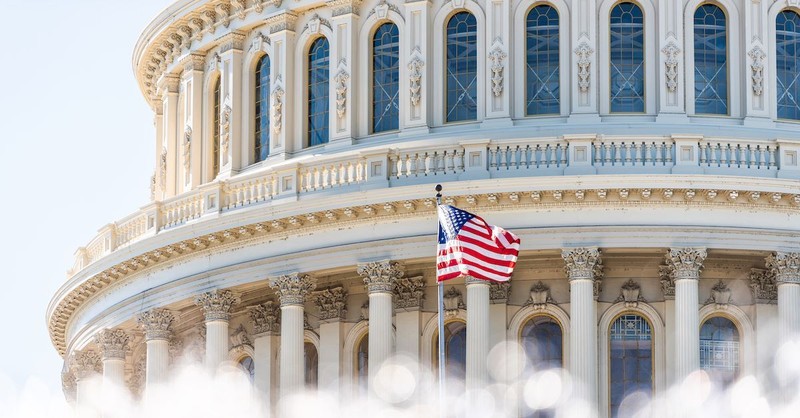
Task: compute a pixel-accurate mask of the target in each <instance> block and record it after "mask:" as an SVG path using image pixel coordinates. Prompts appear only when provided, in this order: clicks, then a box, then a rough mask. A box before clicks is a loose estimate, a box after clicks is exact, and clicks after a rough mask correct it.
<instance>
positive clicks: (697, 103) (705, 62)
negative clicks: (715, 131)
mask: <svg viewBox="0 0 800 418" xmlns="http://www.w3.org/2000/svg"><path fill="white" fill-rule="evenodd" d="M694 110H695V113H705V114H712V115H727V114H728V33H727V25H726V21H725V12H723V11H722V9H720V8H719V7H718V6H716V5H713V4H704V5H702V6H700V7H698V8H697V10H695V12H694Z"/></svg>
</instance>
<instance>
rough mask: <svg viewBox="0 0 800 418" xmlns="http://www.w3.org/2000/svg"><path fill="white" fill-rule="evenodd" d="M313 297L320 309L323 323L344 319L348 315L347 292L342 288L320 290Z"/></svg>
mask: <svg viewBox="0 0 800 418" xmlns="http://www.w3.org/2000/svg"><path fill="white" fill-rule="evenodd" d="M311 297H312V299H313V300H314V302H315V303H316V304H317V307H318V308H319V319H320V320H321V321H327V320H338V319H344V316H345V314H347V304H346V301H347V291H346V290H345V289H344V288H343V287H341V286H339V287H334V288H332V289H324V290H318V291H316V292H314V293H312V294H311Z"/></svg>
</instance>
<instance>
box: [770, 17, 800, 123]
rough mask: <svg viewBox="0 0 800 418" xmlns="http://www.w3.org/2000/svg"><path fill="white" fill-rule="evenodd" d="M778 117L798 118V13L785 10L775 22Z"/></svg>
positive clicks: (799, 26)
mask: <svg viewBox="0 0 800 418" xmlns="http://www.w3.org/2000/svg"><path fill="white" fill-rule="evenodd" d="M775 59H776V64H777V73H778V74H777V76H778V77H777V79H778V80H777V86H778V89H777V90H778V91H777V92H776V93H777V94H778V118H780V119H800V104H798V99H800V82H798V77H800V15H798V14H797V13H795V12H793V11H791V10H786V11H783V12H780V13H778V17H777V19H776V23H775Z"/></svg>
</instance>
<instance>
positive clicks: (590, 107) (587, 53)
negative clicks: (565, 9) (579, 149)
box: [567, 0, 603, 121]
mask: <svg viewBox="0 0 800 418" xmlns="http://www.w3.org/2000/svg"><path fill="white" fill-rule="evenodd" d="M572 10H573V13H572V14H571V15H572V21H571V23H572V24H571V25H570V27H571V32H572V33H571V34H570V38H571V42H570V44H571V45H572V50H571V51H570V58H571V59H570V60H568V61H567V63H568V65H569V66H570V68H571V77H570V80H572V81H571V82H572V83H573V84H572V85H571V86H570V87H569V90H570V92H571V94H572V98H571V99H572V100H570V103H571V104H572V112H571V113H572V114H571V115H570V119H586V120H587V121H599V117H598V116H597V114H598V108H597V104H598V98H597V92H598V91H599V83H602V82H603V81H601V80H598V78H597V73H598V71H597V68H598V46H597V1H596V0H577V1H576V2H575V3H574V4H573V8H572Z"/></svg>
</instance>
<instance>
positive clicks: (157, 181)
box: [150, 99, 167, 200]
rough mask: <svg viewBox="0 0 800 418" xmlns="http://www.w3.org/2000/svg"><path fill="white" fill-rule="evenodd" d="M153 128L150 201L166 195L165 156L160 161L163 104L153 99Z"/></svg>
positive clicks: (162, 137) (162, 145) (162, 135)
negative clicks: (153, 162)
mask: <svg viewBox="0 0 800 418" xmlns="http://www.w3.org/2000/svg"><path fill="white" fill-rule="evenodd" d="M153 109H154V115H153V128H154V130H155V132H156V136H155V146H154V147H153V151H154V152H155V158H154V159H153V161H155V170H153V177H152V178H151V179H150V199H151V200H161V199H164V197H165V195H166V184H167V165H166V164H167V160H166V154H163V155H164V159H163V161H162V158H161V157H162V153H163V150H164V142H165V139H164V103H162V102H161V100H160V99H153Z"/></svg>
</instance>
